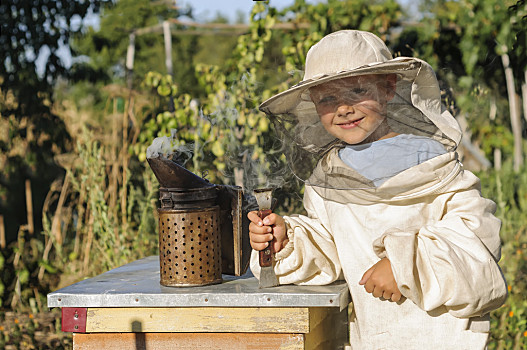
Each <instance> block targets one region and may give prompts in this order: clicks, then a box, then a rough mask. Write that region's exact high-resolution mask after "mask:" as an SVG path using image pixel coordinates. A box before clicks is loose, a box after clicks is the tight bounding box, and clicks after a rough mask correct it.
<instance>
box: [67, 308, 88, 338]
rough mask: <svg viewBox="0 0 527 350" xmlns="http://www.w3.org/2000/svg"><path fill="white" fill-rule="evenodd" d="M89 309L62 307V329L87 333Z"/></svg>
mask: <svg viewBox="0 0 527 350" xmlns="http://www.w3.org/2000/svg"><path fill="white" fill-rule="evenodd" d="M87 314H88V309H87V308H85V307H63V308H62V331H63V332H75V333H86V318H87Z"/></svg>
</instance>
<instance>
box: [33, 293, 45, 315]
mask: <svg viewBox="0 0 527 350" xmlns="http://www.w3.org/2000/svg"><path fill="white" fill-rule="evenodd" d="M33 294H34V295H35V301H36V302H37V307H38V312H42V311H43V309H42V302H41V301H40V293H39V292H38V289H37V287H33Z"/></svg>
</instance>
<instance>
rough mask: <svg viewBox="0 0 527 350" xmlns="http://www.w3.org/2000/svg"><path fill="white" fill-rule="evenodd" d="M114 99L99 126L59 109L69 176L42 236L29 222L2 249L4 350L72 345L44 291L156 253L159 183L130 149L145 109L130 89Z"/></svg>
mask: <svg viewBox="0 0 527 350" xmlns="http://www.w3.org/2000/svg"><path fill="white" fill-rule="evenodd" d="M114 90H115V89H114ZM109 101H110V103H109V105H108V109H109V110H110V113H107V114H105V116H104V119H103V120H102V121H101V123H100V124H91V125H90V123H86V119H88V120H92V118H91V117H90V116H86V115H85V112H83V111H78V110H76V109H75V108H72V107H70V106H66V107H64V106H62V107H60V106H58V107H57V108H56V110H55V112H56V113H58V114H60V115H61V117H62V119H63V120H64V121H65V123H66V125H67V126H68V129H69V131H70V134H71V135H72V137H73V139H74V147H73V149H72V150H71V152H70V153H69V154H62V155H58V156H57V157H56V161H57V162H58V163H59V164H61V166H62V167H63V168H64V169H65V174H64V177H63V178H61V179H58V180H56V181H55V182H54V183H53V184H52V186H51V188H50V191H49V193H48V195H47V197H46V199H45V202H44V206H43V228H44V229H43V232H41V233H39V234H30V232H28V227H27V226H28V225H24V226H23V227H21V228H20V230H19V233H18V237H17V240H16V241H15V242H12V243H11V244H10V245H9V246H7V247H5V248H3V249H2V250H1V252H0V268H1V275H0V277H1V281H2V284H0V286H5V287H4V289H2V288H0V295H1V296H2V298H1V300H2V304H3V305H4V308H3V309H2V311H0V348H6V349H35V348H38V349H61V348H71V335H70V334H65V333H62V332H60V313H57V310H54V311H52V312H49V310H48V309H47V307H46V294H47V293H49V292H50V291H53V290H56V289H57V288H61V287H64V286H67V285H70V284H72V283H74V282H77V281H79V280H82V279H83V278H85V277H90V276H94V275H97V274H100V273H102V272H104V271H107V270H109V269H112V268H115V267H117V266H120V265H123V264H126V263H128V262H131V261H134V260H136V259H139V258H143V257H145V256H149V255H153V254H156V253H157V247H158V244H157V239H158V235H157V219H156V217H155V215H156V210H155V209H156V207H157V198H156V196H157V189H158V183H157V180H156V179H155V176H154V175H153V173H152V171H151V170H150V168H149V167H148V166H147V165H146V164H145V163H142V162H139V161H138V160H137V158H135V157H134V156H132V152H131V151H130V149H131V148H132V147H133V146H134V144H135V142H137V141H136V140H137V132H138V131H137V129H136V128H134V127H133V125H134V123H133V121H135V120H137V118H140V117H142V116H141V115H139V114H140V113H147V111H146V112H145V111H144V109H143V107H144V106H143V105H141V104H139V103H137V99H136V97H134V96H131V97H130V96H129V95H128V93H127V91H126V90H119V89H117V90H115V91H113V95H111V96H110V99H109ZM108 126H109V127H108Z"/></svg>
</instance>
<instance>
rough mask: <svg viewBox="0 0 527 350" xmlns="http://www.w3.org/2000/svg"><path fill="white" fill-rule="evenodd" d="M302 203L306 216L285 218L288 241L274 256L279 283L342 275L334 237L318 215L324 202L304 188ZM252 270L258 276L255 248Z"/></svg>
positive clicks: (325, 279)
mask: <svg viewBox="0 0 527 350" xmlns="http://www.w3.org/2000/svg"><path fill="white" fill-rule="evenodd" d="M304 206H305V208H306V211H307V213H308V215H307V216H304V215H297V216H286V217H284V219H285V221H286V224H287V234H288V236H289V243H288V244H287V245H286V247H284V249H282V250H281V251H280V252H278V253H277V254H276V255H275V260H276V263H275V267H274V270H275V272H276V275H277V277H278V281H279V282H280V284H300V285H324V284H329V283H331V282H334V281H335V280H337V279H339V278H340V277H341V276H340V275H341V265H340V261H339V259H338V255H337V249H336V247H335V242H334V240H333V236H332V234H331V233H330V232H329V231H328V230H327V229H326V228H325V227H324V225H323V224H321V222H320V220H319V218H318V215H317V214H322V215H324V212H323V208H324V204H323V202H322V199H321V198H320V197H319V196H318V195H317V194H315V193H314V191H312V190H310V189H309V188H308V187H306V194H305V195H304ZM314 208H317V210H316V211H315V210H314ZM251 271H252V272H253V274H254V275H255V276H256V277H257V278H259V275H260V267H259V265H258V252H257V251H254V250H253V252H252V256H251Z"/></svg>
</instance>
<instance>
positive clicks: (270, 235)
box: [247, 211, 289, 253]
mask: <svg viewBox="0 0 527 350" xmlns="http://www.w3.org/2000/svg"><path fill="white" fill-rule="evenodd" d="M247 217H248V218H249V220H250V221H251V223H250V224H249V239H250V242H251V247H252V248H253V249H254V250H263V249H265V248H266V247H267V246H268V245H269V242H270V241H272V242H271V244H273V251H274V252H275V253H278V252H279V251H281V250H282V248H283V247H285V245H286V244H287V242H289V239H288V238H287V234H286V227H285V221H284V219H283V218H282V217H281V216H280V215H277V214H275V213H271V214H269V215H267V216H266V217H265V218H264V219H263V220H262V219H260V217H259V216H258V212H257V211H251V212H249V213H248V214H247Z"/></svg>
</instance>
